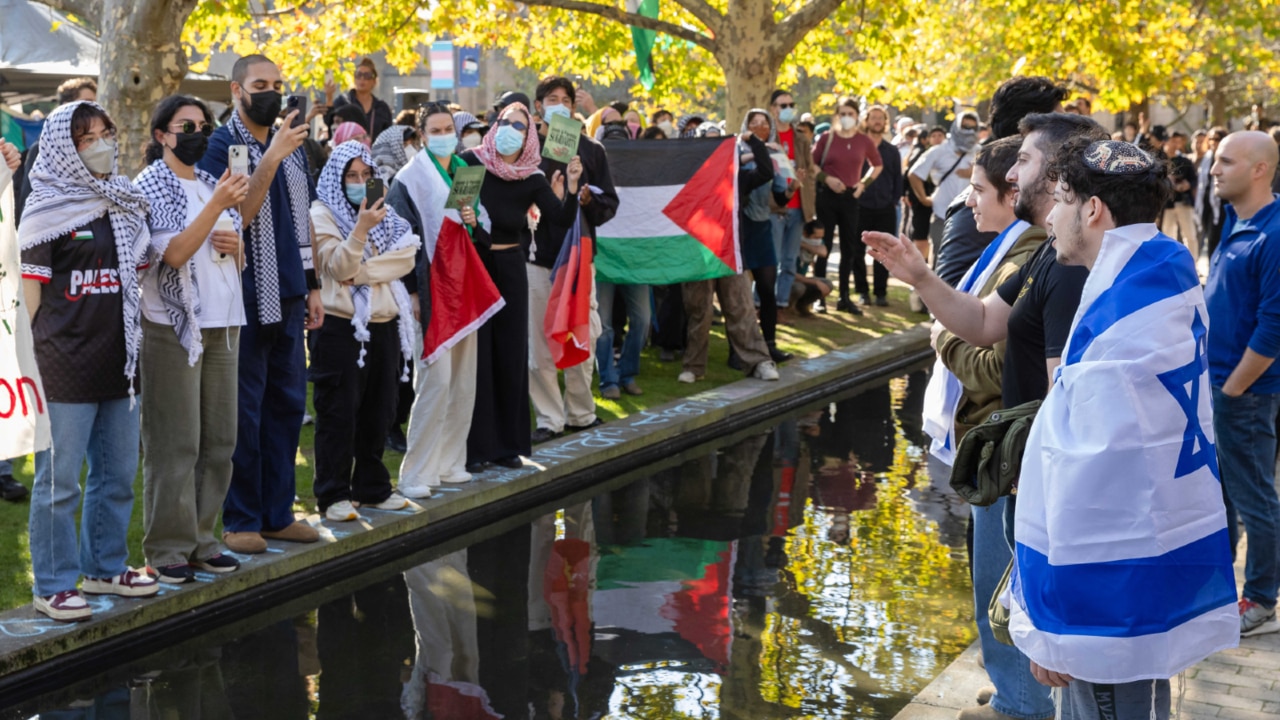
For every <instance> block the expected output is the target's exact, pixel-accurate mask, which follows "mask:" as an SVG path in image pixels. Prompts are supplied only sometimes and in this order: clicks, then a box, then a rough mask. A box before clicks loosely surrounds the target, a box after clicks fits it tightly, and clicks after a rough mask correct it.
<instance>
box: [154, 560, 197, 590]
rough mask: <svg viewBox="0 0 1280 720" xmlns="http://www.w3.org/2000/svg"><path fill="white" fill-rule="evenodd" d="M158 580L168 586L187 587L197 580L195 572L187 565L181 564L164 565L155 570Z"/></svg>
mask: <svg viewBox="0 0 1280 720" xmlns="http://www.w3.org/2000/svg"><path fill="white" fill-rule="evenodd" d="M155 572H156V580H159V581H160V582H162V583H165V584H166V585H185V584H186V583H189V582H194V581H195V579H196V574H195V571H193V570H192V569H191V566H190V565H188V564H187V563H179V564H177V565H164V566H162V567H158V568H155Z"/></svg>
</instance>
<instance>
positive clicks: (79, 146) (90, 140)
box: [73, 128, 116, 150]
mask: <svg viewBox="0 0 1280 720" xmlns="http://www.w3.org/2000/svg"><path fill="white" fill-rule="evenodd" d="M115 139H116V130H115V128H107V129H106V130H103V131H102V134H101V135H89V134H85V135H81V136H80V137H77V138H73V140H75V143H76V150H83V149H85V148H87V147H89V146H90V145H92V144H94V143H95V142H97V141H99V140H115Z"/></svg>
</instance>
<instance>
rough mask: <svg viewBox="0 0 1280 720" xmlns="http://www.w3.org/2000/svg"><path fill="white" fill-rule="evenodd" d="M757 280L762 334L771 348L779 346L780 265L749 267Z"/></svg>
mask: <svg viewBox="0 0 1280 720" xmlns="http://www.w3.org/2000/svg"><path fill="white" fill-rule="evenodd" d="M749 269H750V270H751V277H752V278H753V279H754V280H755V281H756V295H758V296H759V297H760V313H759V315H760V334H762V335H764V343H765V344H766V345H768V346H769V347H770V348H773V347H776V346H777V335H778V297H777V285H778V266H776V265H768V266H765V267H758V268H749Z"/></svg>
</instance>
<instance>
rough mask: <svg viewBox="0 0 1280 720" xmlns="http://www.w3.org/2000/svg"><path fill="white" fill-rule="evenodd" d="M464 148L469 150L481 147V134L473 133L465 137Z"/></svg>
mask: <svg viewBox="0 0 1280 720" xmlns="http://www.w3.org/2000/svg"><path fill="white" fill-rule="evenodd" d="M462 147H464V148H467V149H471V148H474V147H480V133H471V134H470V135H463V136H462Z"/></svg>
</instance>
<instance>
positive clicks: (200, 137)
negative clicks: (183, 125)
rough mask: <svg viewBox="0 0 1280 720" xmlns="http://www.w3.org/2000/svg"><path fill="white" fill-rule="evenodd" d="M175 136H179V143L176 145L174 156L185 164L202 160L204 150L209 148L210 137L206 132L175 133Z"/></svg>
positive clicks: (192, 163)
mask: <svg viewBox="0 0 1280 720" xmlns="http://www.w3.org/2000/svg"><path fill="white" fill-rule="evenodd" d="M173 136H174V137H176V138H178V143H177V145H175V146H174V147H172V148H170V149H171V150H173V156H174V157H176V158H178V161H179V162H181V163H182V164H183V165H195V164H196V163H198V162H200V158H202V157H204V151H205V150H207V149H208V148H209V138H207V137H205V136H204V133H200V132H193V133H174V134H173Z"/></svg>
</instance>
